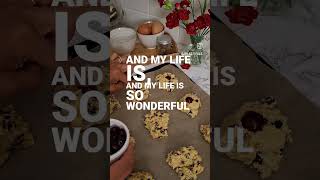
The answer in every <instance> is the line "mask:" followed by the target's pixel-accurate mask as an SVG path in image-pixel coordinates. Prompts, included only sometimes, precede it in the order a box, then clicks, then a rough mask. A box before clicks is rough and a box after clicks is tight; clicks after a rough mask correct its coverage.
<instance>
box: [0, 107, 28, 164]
mask: <svg viewBox="0 0 320 180" xmlns="http://www.w3.org/2000/svg"><path fill="white" fill-rule="evenodd" d="M33 144H34V139H33V136H32V134H31V131H30V127H29V124H28V123H27V122H26V121H24V120H23V118H22V117H21V116H20V115H18V113H17V112H16V111H15V109H14V107H13V106H12V105H8V106H0V166H2V165H3V164H4V163H5V162H6V161H7V160H8V158H9V156H10V155H11V154H12V153H13V152H14V151H15V150H19V149H25V148H28V147H30V146H32V145H33Z"/></svg>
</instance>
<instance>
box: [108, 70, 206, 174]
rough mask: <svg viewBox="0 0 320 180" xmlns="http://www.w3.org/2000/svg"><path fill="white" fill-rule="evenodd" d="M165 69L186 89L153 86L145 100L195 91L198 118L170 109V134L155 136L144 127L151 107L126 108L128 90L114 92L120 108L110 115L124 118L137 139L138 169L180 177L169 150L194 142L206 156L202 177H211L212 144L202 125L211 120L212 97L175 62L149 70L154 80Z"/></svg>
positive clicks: (172, 96)
mask: <svg viewBox="0 0 320 180" xmlns="http://www.w3.org/2000/svg"><path fill="white" fill-rule="evenodd" d="M163 72H171V73H173V74H175V75H176V76H177V78H178V79H179V82H184V85H185V87H184V89H181V90H174V91H173V92H171V93H169V92H166V91H165V90H159V89H152V90H150V93H151V96H150V97H149V98H148V99H147V100H146V101H154V102H157V101H168V102H171V101H178V100H179V99H180V98H182V97H183V96H184V95H185V94H186V93H191V92H193V93H196V94H197V95H198V96H199V97H200V99H201V101H202V107H201V108H200V110H199V114H198V116H197V117H196V118H195V119H191V118H190V117H188V116H187V114H185V113H183V112H181V111H178V110H173V111H167V112H168V113H169V114H170V120H169V127H168V134H169V136H168V137H167V138H164V139H152V138H151V136H150V134H149V131H148V130H147V129H146V128H145V127H144V115H145V114H146V113H148V112H149V111H128V110H127V109H126V105H125V102H126V101H127V100H126V94H125V92H126V90H123V91H121V92H119V93H117V94H115V96H116V98H117V99H118V100H119V101H120V104H121V106H122V107H121V108H120V109H119V110H117V111H116V112H115V113H114V114H112V115H111V118H115V119H119V120H121V121H123V122H124V123H125V124H127V126H128V127H129V129H130V133H131V134H132V136H133V137H134V138H135V139H136V143H137V144H136V164H135V168H134V169H135V170H136V171H137V170H144V171H149V172H151V173H152V174H153V175H154V177H155V179H159V180H165V179H167V180H178V179H179V178H178V175H177V174H176V173H175V172H174V170H172V169H171V167H169V165H168V164H167V163H166V157H167V154H168V153H169V152H170V151H172V150H176V149H178V148H179V147H182V146H189V145H192V146H194V147H195V148H196V149H197V150H198V152H199V154H200V156H201V157H202V159H203V165H204V167H205V170H204V172H203V173H202V174H200V175H199V176H198V177H199V179H203V180H209V179H210V145H209V144H208V143H207V142H205V141H204V139H203V138H202V136H201V134H200V131H199V127H200V125H201V124H208V123H209V122H210V98H209V95H208V94H206V93H205V92H204V91H203V90H202V89H201V88H200V87H199V86H197V85H196V84H195V83H193V82H192V81H191V80H190V79H189V78H188V77H187V76H186V75H185V74H184V73H183V72H182V71H181V70H180V69H178V68H177V67H176V66H174V65H170V64H168V65H165V66H163V67H161V68H160V69H158V70H155V71H152V72H149V73H147V74H146V76H147V78H148V77H150V78H151V79H152V81H153V82H154V79H155V76H156V75H157V74H160V73H163Z"/></svg>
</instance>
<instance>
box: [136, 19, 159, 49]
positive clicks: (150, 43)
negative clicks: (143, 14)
mask: <svg viewBox="0 0 320 180" xmlns="http://www.w3.org/2000/svg"><path fill="white" fill-rule="evenodd" d="M151 22H152V21H147V22H145V23H143V24H146V23H151ZM164 29H165V28H163V30H162V31H161V32H159V33H158V34H152V35H144V34H140V33H139V32H137V34H138V37H139V40H140V42H141V43H142V44H143V45H144V47H146V48H148V49H154V48H156V46H157V38H158V37H159V36H161V35H163V34H164Z"/></svg>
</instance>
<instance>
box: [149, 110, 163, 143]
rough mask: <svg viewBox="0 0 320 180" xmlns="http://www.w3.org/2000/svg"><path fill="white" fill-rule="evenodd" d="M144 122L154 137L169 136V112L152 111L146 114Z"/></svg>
mask: <svg viewBox="0 0 320 180" xmlns="http://www.w3.org/2000/svg"><path fill="white" fill-rule="evenodd" d="M144 124H145V127H146V129H147V130H148V131H149V133H150V135H151V136H152V138H153V139H158V138H164V137H167V136H168V124H169V114H168V113H165V112H159V111H151V112H150V113H148V114H146V115H145V120H144Z"/></svg>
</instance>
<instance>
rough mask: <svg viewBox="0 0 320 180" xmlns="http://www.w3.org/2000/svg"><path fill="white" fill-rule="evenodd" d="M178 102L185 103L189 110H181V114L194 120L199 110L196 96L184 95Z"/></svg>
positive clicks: (191, 94) (198, 101)
mask: <svg viewBox="0 0 320 180" xmlns="http://www.w3.org/2000/svg"><path fill="white" fill-rule="evenodd" d="M180 102H186V103H187V108H189V110H186V109H183V110H181V111H182V112H185V113H187V114H188V115H189V116H190V117H191V118H195V117H196V116H197V115H198V113H199V109H200V107H201V101H200V98H199V97H198V96H197V95H196V94H193V93H189V94H186V95H185V96H183V98H181V99H180Z"/></svg>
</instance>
